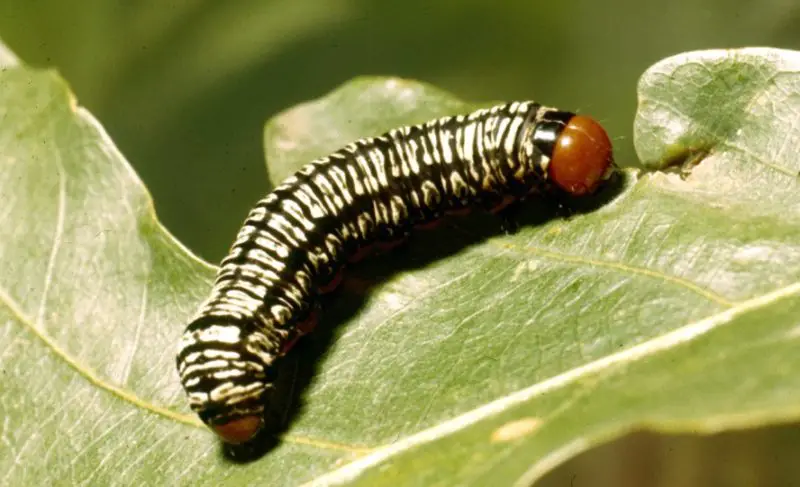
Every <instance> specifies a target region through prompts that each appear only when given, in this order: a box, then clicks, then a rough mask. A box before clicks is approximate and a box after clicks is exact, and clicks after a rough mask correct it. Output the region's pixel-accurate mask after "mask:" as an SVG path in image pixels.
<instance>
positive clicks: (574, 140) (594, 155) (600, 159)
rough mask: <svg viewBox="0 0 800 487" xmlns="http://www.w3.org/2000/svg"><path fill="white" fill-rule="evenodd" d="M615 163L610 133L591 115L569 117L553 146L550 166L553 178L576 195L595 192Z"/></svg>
mask: <svg viewBox="0 0 800 487" xmlns="http://www.w3.org/2000/svg"><path fill="white" fill-rule="evenodd" d="M613 164H614V156H613V154H612V150H611V140H610V139H609V138H608V134H606V131H605V130H604V129H603V127H601V126H600V124H599V123H597V122H595V121H594V120H592V119H591V118H589V117H585V116H583V115H575V116H574V117H572V118H570V119H569V122H567V125H566V126H565V127H564V129H563V130H562V131H561V134H559V136H558V138H557V139H556V142H555V145H554V146H553V156H552V159H551V160H550V165H549V166H548V168H547V171H548V173H549V174H548V175H549V177H550V180H551V181H553V182H554V183H555V184H556V185H558V186H559V187H560V188H561V189H563V190H564V191H566V192H567V193H570V194H572V195H575V196H580V195H584V194H589V193H592V192H594V191H595V190H596V189H597V187H598V186H599V185H600V183H601V181H603V180H604V179H607V178H608V176H610V173H611V169H612V167H613Z"/></svg>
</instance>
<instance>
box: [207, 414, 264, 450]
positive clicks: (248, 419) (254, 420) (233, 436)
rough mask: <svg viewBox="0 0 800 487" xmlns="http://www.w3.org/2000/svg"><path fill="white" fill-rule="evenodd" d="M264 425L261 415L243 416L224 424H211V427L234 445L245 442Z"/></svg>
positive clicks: (225, 440)
mask: <svg viewBox="0 0 800 487" xmlns="http://www.w3.org/2000/svg"><path fill="white" fill-rule="evenodd" d="M261 426H262V421H261V417H259V416H242V417H240V418H236V419H234V420H231V421H228V422H227V423H222V424H213V423H212V424H211V429H212V430H213V431H214V433H216V434H217V436H219V437H220V438H222V441H224V442H225V443H230V444H232V445H238V444H241V443H245V442H247V441H249V440H251V439H253V437H254V436H255V435H256V433H258V432H259V430H260V429H261Z"/></svg>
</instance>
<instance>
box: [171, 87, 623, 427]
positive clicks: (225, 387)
mask: <svg viewBox="0 0 800 487" xmlns="http://www.w3.org/2000/svg"><path fill="white" fill-rule="evenodd" d="M573 117H574V115H573V114H572V113H569V112H563V111H559V110H556V109H553V108H547V107H543V106H541V105H539V104H537V103H535V102H532V101H526V102H514V103H509V104H504V105H498V106H495V107H492V108H488V109H483V110H477V111H475V112H473V113H470V114H468V115H459V116H453V117H445V118H440V119H436V120H432V121H430V122H428V123H425V124H421V125H414V126H408V127H402V128H398V129H395V130H391V131H389V132H388V133H386V134H384V135H381V136H378V137H372V138H365V139H362V140H358V141H356V142H353V143H351V144H349V145H347V146H346V147H344V148H342V149H341V150H339V151H337V152H335V153H333V154H331V155H329V156H327V157H322V158H320V159H317V160H315V161H313V162H311V163H310V164H308V165H306V166H305V167H303V168H302V169H301V170H300V171H298V172H297V173H296V174H295V175H293V176H291V177H289V178H288V179H287V180H286V181H284V182H283V184H281V185H280V186H278V187H277V188H275V190H274V191H273V192H272V193H270V194H269V195H267V196H266V197H265V198H264V199H263V200H261V201H259V202H258V203H257V204H256V206H255V207H254V208H253V209H252V211H251V212H250V214H249V215H248V217H247V219H246V220H245V222H244V225H243V227H242V229H241V231H240V232H239V234H238V236H237V238H236V241H235V242H234V244H233V246H232V248H231V251H230V254H229V255H228V256H227V257H226V258H225V259H224V260H223V261H222V263H221V266H220V269H219V274H218V277H217V280H216V283H215V284H214V288H213V290H212V291H211V295H210V297H209V298H208V300H207V301H206V302H205V303H204V304H203V305H202V306H201V307H200V310H199V311H198V313H197V315H196V316H195V317H194V318H193V319H192V321H191V323H190V324H189V326H188V327H187V329H186V332H185V333H184V335H183V338H182V340H181V342H180V349H179V351H178V356H177V365H178V371H179V374H180V379H181V382H182V383H183V386H184V388H185V389H186V391H187V393H188V396H189V402H190V405H191V407H192V409H194V410H195V411H196V412H198V413H199V415H200V417H201V418H202V419H203V420H204V421H205V422H207V423H209V424H211V425H221V424H226V423H228V422H230V421H233V420H235V419H237V418H242V417H253V416H260V415H261V414H262V413H263V411H264V406H265V405H264V396H265V393H266V392H267V391H268V390H269V389H270V387H271V382H272V380H273V377H272V375H273V373H274V372H273V367H272V365H273V362H274V361H275V360H276V359H277V358H278V357H279V356H280V355H281V354H282V353H283V352H284V351H285V350H286V347H287V344H289V343H292V341H293V340H294V339H296V338H297V336H298V334H300V333H301V332H302V330H299V329H298V325H299V324H300V323H303V322H304V321H306V320H308V319H309V318H310V315H311V313H312V311H313V308H314V306H315V297H316V296H317V295H318V294H319V293H320V291H321V290H322V289H323V288H324V287H325V286H326V285H327V284H328V283H329V282H330V281H331V280H333V279H335V277H336V276H337V274H338V272H339V271H340V269H341V267H342V266H343V265H344V263H345V262H346V261H347V259H348V258H349V257H351V256H353V255H354V254H355V253H357V252H358V251H359V250H361V249H364V248H366V247H368V246H371V245H372V244H375V243H380V242H385V243H392V242H395V241H397V240H398V239H402V238H404V237H405V236H406V235H407V234H408V233H409V232H410V231H411V229H412V228H413V227H414V226H415V225H420V224H425V223H429V222H431V221H433V220H436V219H438V218H439V217H441V216H442V215H443V214H445V213H448V212H458V211H461V210H465V209H470V208H483V209H487V210H493V209H499V208H502V207H504V206H505V205H507V204H508V203H509V202H512V201H519V200H521V199H523V198H524V197H526V196H527V195H529V194H531V193H547V192H552V191H562V192H563V191H564V190H563V188H559V187H558V186H559V185H558V184H553V181H551V178H550V176H549V174H550V172H549V171H548V167H549V165H550V164H551V159H552V158H553V153H554V144H556V143H557V141H558V139H559V137H560V136H561V134H562V132H563V131H564V128H565V127H566V126H567V125H568V124H569V122H570V120H572V119H573ZM601 130H602V129H601ZM603 135H604V132H603ZM601 142H602V141H601ZM565 150H568V149H565ZM609 154H610V153H609ZM609 158H610V155H609ZM603 172H604V174H603V177H604V178H605V177H606V176H607V172H608V169H607V168H603ZM567 192H569V189H567ZM266 426H268V427H272V426H274V425H266ZM224 436H225V435H223V437H224Z"/></svg>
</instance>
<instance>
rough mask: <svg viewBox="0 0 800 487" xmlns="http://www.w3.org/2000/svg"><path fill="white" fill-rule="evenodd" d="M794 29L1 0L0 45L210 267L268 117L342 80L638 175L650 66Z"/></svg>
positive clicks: (427, 4) (689, 21) (761, 7)
mask: <svg viewBox="0 0 800 487" xmlns="http://www.w3.org/2000/svg"><path fill="white" fill-rule="evenodd" d="M799 20H800V4H798V3H797V2H793V1H791V0H761V1H759V2H753V1H745V0H692V1H689V0H676V1H672V2H641V1H634V0H615V1H606V2H598V1H596V0H594V1H593V0H576V1H571V2H560V1H548V2H535V1H521V0H519V1H510V0H507V1H498V2H494V3H490V2H486V1H483V0H481V1H479V0H406V1H403V2H393V1H390V0H382V1H378V0H228V1H225V2H220V1H209V0H182V1H181V0H174V1H173V0H140V1H131V0H125V1H123V0H83V1H69V0H1V1H0V38H2V39H3V40H4V41H5V42H6V43H7V44H8V45H9V46H10V48H11V49H12V50H13V51H15V52H16V53H17V54H18V55H19V56H20V57H21V58H22V59H23V60H24V61H25V62H27V63H28V64H33V65H36V66H52V67H56V68H57V69H58V70H59V71H60V72H61V73H62V74H63V76H64V77H65V78H66V79H67V80H68V81H69V83H70V84H71V85H72V88H73V90H74V91H75V93H76V94H77V96H78V99H79V102H80V103H81V104H82V105H84V106H86V107H87V108H89V110H91V111H92V112H93V113H94V114H95V115H96V116H97V117H98V118H99V119H100V121H101V122H102V123H103V124H104V125H105V127H106V128H107V129H108V131H109V132H110V134H111V136H112V137H113V139H114V140H115V142H116V143H117V144H118V146H119V147H120V149H121V150H122V152H123V153H124V154H125V156H126V157H127V158H128V160H129V161H130V162H131V164H132V165H133V166H134V168H135V169H136V171H137V172H138V173H139V174H140V175H141V177H142V178H143V179H144V181H145V183H146V185H147V186H148V187H149V189H150V191H151V193H152V195H153V198H154V200H155V205H156V209H157V211H158V214H159V216H160V218H161V220H162V221H163V222H164V224H165V225H166V226H167V227H168V228H169V229H170V230H171V231H172V232H173V233H174V234H175V235H176V236H177V237H178V238H179V239H180V240H182V241H183V242H184V243H185V244H187V245H188V246H189V247H190V248H191V249H193V250H194V251H195V252H197V253H198V254H200V255H201V256H202V257H204V258H206V259H208V260H210V261H212V262H216V261H217V260H218V259H219V258H221V257H222V255H223V254H224V252H225V251H226V250H227V247H228V245H229V244H230V242H231V241H232V240H233V237H234V235H235V232H236V231H237V229H238V227H239V225H240V223H241V221H242V219H243V218H244V217H245V215H246V213H247V210H248V209H249V207H250V206H251V205H252V204H253V203H254V202H255V201H256V200H257V199H258V198H260V197H261V196H262V195H263V194H264V193H265V192H266V191H267V190H268V189H269V185H268V182H267V178H266V170H265V165H264V157H263V149H262V128H263V125H264V123H265V121H266V120H267V119H268V118H269V117H270V116H272V115H274V114H276V113H277V112H279V111H281V110H283V109H286V108H289V107H291V106H292V105H294V104H296V103H298V102H301V101H304V100H307V99H310V98H315V97H318V96H320V95H323V94H324V93H326V92H327V91H329V90H331V89H333V88H334V87H336V86H337V85H338V84H340V83H342V82H344V81H346V80H348V79H350V78H352V77H354V76H357V75H364V74H374V75H398V76H403V77H409V78H416V79H421V80H425V81H428V82H431V83H433V84H435V85H438V86H440V87H442V88H445V89H447V90H450V91H452V92H453V93H455V94H457V95H459V96H460V97H462V98H465V99H469V100H473V101H494V100H508V99H520V98H535V99H537V100H540V101H543V102H545V103H547V104H551V105H556V106H560V107H563V108H567V109H575V110H580V111H583V112H587V113H590V114H592V115H593V116H595V117H596V118H598V119H600V120H601V121H602V122H603V123H604V124H605V125H606V127H607V129H608V130H609V132H610V133H611V135H612V136H613V138H614V139H615V143H616V146H617V153H618V160H619V162H620V163H622V164H624V165H635V164H636V158H635V155H634V152H633V148H632V140H631V137H630V134H631V126H632V122H633V116H634V112H635V109H636V91H635V90H636V83H637V80H638V77H639V75H640V74H641V73H642V72H643V71H644V70H645V69H646V68H647V67H648V66H649V65H651V64H652V63H654V62H656V61H658V60H659V59H661V58H663V57H666V56H669V55H672V54H676V53H679V52H682V51H687V50H694V49H707V48H719V47H742V46H754V45H769V46H775V47H784V48H797V47H800V28H799V27H798V25H800V24H798V21H799ZM364 109H365V110H369V107H368V106H365V107H364Z"/></svg>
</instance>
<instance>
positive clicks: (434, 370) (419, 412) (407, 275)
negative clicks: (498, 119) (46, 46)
mask: <svg viewBox="0 0 800 487" xmlns="http://www.w3.org/2000/svg"><path fill="white" fill-rule="evenodd" d="M716 55H717V56H719V57H724V56H726V55H727V54H726V53H717V54H716ZM696 56H697V57H696V58H691V60H687V64H697V63H698V61H697V60H696V59H703V60H704V61H703V62H704V63H705V64H707V65H709V66H713V65H714V62H713V59H718V58H713V56H711V57H710V58H704V57H703V56H708V55H704V54H700V55H696ZM783 56H787V57H791V56H794V55H793V54H791V55H790V54H788V53H784V54H783ZM708 59H711V60H710V61H709V60H708ZM654 69H659V67H658V66H657V67H656V68H654ZM660 69H662V72H663V67H662V68H660ZM675 71H676V70H673V72H672V74H665V75H664V76H663V78H662V79H665V80H669V82H670V83H671V84H673V85H674V86H676V87H680V86H681V83H680V82H679V81H680V75H679V73H678V74H676V73H675ZM786 76H790V74H788V71H787V74H786ZM0 86H2V87H3V89H2V90H0V120H2V121H3V123H2V125H0V164H2V165H3V171H2V172H1V173H0V174H2V176H1V177H0V191H2V194H3V195H4V202H5V203H6V204H5V206H4V209H3V210H2V211H0V232H2V234H0V313H2V317H3V319H2V321H0V336H2V337H3V339H2V343H3V346H2V347H0V373H1V374H2V378H3V379H2V389H0V411H2V413H3V414H2V418H3V422H2V423H0V424H1V425H2V426H0V441H2V444H3V451H4V452H8V453H7V454H5V455H0V472H2V474H0V475H2V476H4V477H2V479H3V480H2V482H0V483H8V484H10V485H44V484H58V483H64V484H70V485H74V484H86V485H108V484H114V483H121V484H130V485H136V484H167V485H243V484H269V485H297V484H299V483H302V482H313V481H316V482H317V483H318V484H319V485H325V484H327V483H346V484H353V485H382V484H383V485H402V484H410V483H416V484H425V485H427V484H432V483H437V482H438V483H441V484H447V485H452V484H470V485H489V484H490V483H491V484H493V485H497V484H512V483H514V482H517V481H519V482H520V483H525V482H527V481H528V480H532V479H534V478H536V477H538V476H540V475H541V474H542V473H544V472H545V471H547V470H549V469H550V468H552V467H553V466H554V465H556V464H558V463H560V462H561V461H563V460H565V459H566V458H568V457H569V456H570V455H573V454H575V453H577V452H579V451H582V450H585V449H587V448H589V447H591V446H592V445H595V444H598V443H600V442H602V441H605V440H607V439H610V438H613V437H616V436H619V435H621V434H623V433H625V432H627V431H629V430H631V429H632V428H635V427H637V426H648V427H651V428H654V429H659V430H669V431H687V430H691V431H717V430H719V429H724V428H731V427H753V426H758V425H762V424H766V423H768V422H774V421H781V420H786V419H796V418H797V416H798V414H797V413H798V411H797V406H796V405H797V404H798V403H799V401H798V395H799V394H800V393H798V391H800V387H798V385H800V384H798V383H797V382H800V378H797V374H793V373H792V371H793V370H795V369H796V368H797V367H798V365H800V364H798V363H797V361H798V359H797V356H798V354H797V353H796V350H795V349H796V347H795V346H794V345H795V340H796V337H797V336H798V333H797V332H796V321H797V320H796V318H795V316H797V311H798V310H797V308H798V307H800V299H798V293H800V284H798V282H797V281H798V279H797V276H798V275H800V272H798V271H800V259H797V258H796V254H797V246H796V244H795V242H798V241H800V239H798V236H800V235H798V233H800V232H798V231H797V230H796V228H797V225H796V224H794V221H793V220H794V218H796V217H795V216H793V214H792V212H787V211H786V208H785V207H783V208H782V209H781V207H780V205H779V203H780V202H784V203H786V202H793V200H792V196H793V195H792V193H793V191H792V189H793V186H792V182H793V180H791V181H790V176H788V175H787V174H786V173H784V172H777V173H774V172H773V171H774V169H773V168H772V167H771V166H769V165H764V164H754V163H753V162H754V161H750V164H746V162H747V161H746V160H745V159H746V158H745V157H743V156H742V154H751V153H753V151H758V150H762V149H764V150H766V149H770V150H773V151H778V150H779V144H778V142H782V141H786V140H787V139H788V138H789V137H792V136H793V134H792V131H791V124H789V123H784V124H774V125H770V126H771V127H778V128H780V127H783V128H782V129H780V130H774V131H771V132H767V131H764V133H763V137H766V138H771V140H772V144H769V143H768V142H769V141H768V140H765V139H759V140H760V141H761V145H758V146H756V147H755V148H753V149H748V147H744V148H745V149H747V150H745V151H742V152H740V153H738V156H737V154H727V155H726V154H722V155H720V156H717V154H715V153H714V151H713V150H707V152H708V153H710V154H712V155H711V156H710V157H707V158H704V159H702V160H699V165H697V166H695V167H694V168H693V170H692V171H691V172H690V173H689V174H688V177H687V178H686V179H681V178H680V176H678V175H675V174H668V173H652V174H640V173H636V172H633V171H629V172H627V173H626V177H625V178H624V179H625V182H624V184H623V185H622V186H621V187H620V188H615V190H616V192H613V191H612V192H610V193H609V194H607V195H605V196H604V198H606V199H608V200H609V201H608V202H607V203H605V204H603V205H601V206H600V207H599V208H598V209H596V210H595V211H592V212H586V213H579V214H577V215H575V216H573V217H571V218H569V219H566V220H564V219H548V220H546V221H544V222H543V223H540V224H536V225H534V224H530V225H527V226H525V227H523V229H522V230H521V231H520V232H519V233H518V234H516V235H514V236H512V237H508V236H504V235H501V234H499V233H498V232H496V231H489V232H487V231H486V228H487V227H494V226H495V225H494V223H493V222H492V221H490V220H488V219H482V218H481V217H477V220H478V223H475V224H473V220H471V219H470V220H463V221H461V220H456V221H455V222H454V223H452V224H449V225H447V226H446V227H445V228H442V229H440V230H436V231H433V232H432V233H425V234H421V235H420V236H419V238H415V241H414V242H413V244H412V246H411V248H410V249H409V251H408V252H401V253H395V254H390V255H389V256H386V257H382V258H376V259H373V260H371V261H368V262H366V263H364V264H363V265H361V266H358V267H355V268H354V269H352V273H351V274H350V275H351V276H353V277H354V278H352V279H350V280H348V281H346V283H345V286H344V287H343V289H342V291H341V293H339V295H338V296H337V297H336V299H332V300H329V302H327V303H326V304H327V306H326V313H325V315H324V319H323V322H322V323H321V325H320V327H321V330H320V333H318V334H316V335H312V336H311V337H309V339H307V340H306V342H307V343H306V344H305V346H301V347H300V348H298V349H296V350H297V353H294V354H293V355H294V358H295V359H297V360H298V361H299V362H300V365H299V366H297V370H298V372H297V374H298V378H297V381H298V386H300V389H301V390H302V408H301V409H300V410H299V411H297V412H296V413H295V414H294V418H293V422H292V426H291V429H290V431H289V433H288V436H287V437H286V438H285V440H284V442H283V443H281V444H280V445H279V446H278V447H277V448H276V449H275V450H273V451H272V452H270V453H269V454H267V455H266V456H264V457H262V458H260V459H258V460H256V461H253V462H250V463H247V464H236V463H233V462H230V461H228V460H226V459H225V457H224V456H223V455H222V453H221V451H220V448H219V446H218V444H217V440H216V439H215V438H214V437H213V436H212V435H211V434H210V433H209V432H207V431H206V430H205V429H204V428H202V427H200V425H199V424H198V421H197V420H196V419H195V417H194V416H193V415H191V413H190V412H189V411H188V408H187V407H186V403H185V399H184V397H183V393H182V391H181V390H180V387H179V385H178V381H177V377H176V373H175V370H174V351H175V347H176V344H177V341H178V338H179V336H180V334H181V333H182V331H183V327H184V325H185V320H186V318H187V317H188V316H189V315H190V314H191V312H192V311H193V310H194V308H195V307H196V306H197V305H198V304H199V302H200V301H201V300H202V299H203V298H204V297H205V295H206V293H207V292H208V290H209V288H210V283H211V279H212V278H213V274H214V271H213V269H212V268H210V267H209V266H208V265H206V264H204V263H202V262H200V261H199V260H197V259H196V258H194V257H193V256H192V255H191V254H189V252H188V251H186V250H185V249H184V248H182V247H181V246H180V244H179V243H177V242H176V241H175V240H174V239H173V238H172V237H171V236H170V235H169V234H168V233H167V232H166V231H165V230H164V229H163V227H161V226H160V224H159V223H158V221H157V220H156V218H155V215H154V212H153V207H152V202H151V201H150V198H149V196H148V194H147V192H146V191H145V189H144V188H143V186H142V184H141V182H140V181H139V180H138V178H137V177H136V175H135V174H134V173H133V172H132V171H131V170H130V168H129V166H128V165H127V163H126V162H125V160H124V159H123V158H122V156H121V155H120V154H119V153H118V152H117V151H116V149H115V148H114V146H113V144H112V143H111V141H110V140H109V139H108V137H107V136H106V134H105V133H104V132H103V130H102V128H101V127H100V126H99V124H98V123H97V122H96V121H95V120H94V119H93V118H92V117H91V116H90V115H89V114H88V113H87V112H86V111H85V110H83V109H81V108H80V107H78V106H76V103H75V101H74V100H73V99H72V97H71V95H70V94H69V91H68V89H67V87H66V86H65V85H64V83H63V81H62V80H61V79H60V78H59V77H58V76H56V75H55V74H53V73H51V72H40V71H35V70H31V69H28V68H25V67H10V68H6V69H5V70H3V71H0ZM647 89H652V90H656V91H659V90H660V91H662V92H663V91H665V87H664V86H663V84H662V86H661V87H660V88H659V87H658V86H656V85H654V84H651V85H650V86H648V88H647ZM686 91H687V90H686V89H685V86H684V87H683V88H679V89H678V92H677V93H676V94H674V97H676V98H680V97H682V96H683V94H682V92H686ZM687 94H688V93H687ZM716 96H717V97H718V98H719V99H720V100H724V99H726V98H727V96H726V94H725V93H724V92H723V93H717V94H716ZM715 105H719V102H718V103H716V104H715V103H711V104H709V105H708V110H709V111H710V110H713V109H714V108H715ZM473 106H474V105H468V104H466V103H463V102H461V101H459V100H456V99H455V98H453V97H451V96H449V95H447V94H445V93H442V92H441V91H439V90H435V89H433V88H431V87H428V86H425V85H419V84H417V83H413V82H410V81H405V80H397V79H359V80H356V81H354V82H351V83H348V84H346V85H344V86H343V87H341V88H339V89H338V90H336V91H334V92H332V93H331V94H330V95H328V96H326V97H324V98H322V99H320V100H318V101H316V102H313V103H311V104H308V105H304V106H301V107H299V108H298V109H296V110H291V111H288V112H286V113H285V114H283V115H281V116H280V117H278V118H277V119H275V120H273V121H272V122H270V123H269V124H268V126H267V132H266V151H267V154H268V162H269V164H270V170H271V173H272V175H273V177H276V176H278V175H280V174H286V172H287V171H289V170H291V168H292V167H294V168H296V167H298V166H299V165H301V164H303V163H306V162H308V160H309V159H310V158H312V157H314V156H318V155H321V154H324V153H326V152H327V151H330V150H332V149H334V148H336V147H338V146H340V145H343V144H344V143H346V142H349V141H350V140H352V139H353V138H356V137H359V136H362V135H371V134H375V133H379V132H381V131H383V130H385V129H387V128H389V127H392V126H395V125H398V124H403V123H412V122H417V121H421V120H425V119H427V118H430V117H433V116H438V115H445V114H448V113H454V112H456V111H461V110H465V109H471V107H473ZM775 110H776V113H789V112H790V111H791V110H790V108H789V107H784V106H780V107H776V108H775ZM709 113H710V112H709ZM693 116H694V117H695V118H698V117H699V115H693ZM640 117H647V113H646V112H642V113H640ZM708 117H711V115H708ZM766 118H769V117H766ZM784 122H786V120H784ZM765 123H766V122H765ZM639 127H641V125H639ZM734 133H735V131H734ZM664 143H665V142H664V141H661V140H657V139H651V142H649V144H650V147H651V149H652V150H653V151H655V149H654V148H653V147H654V146H658V145H661V144H664ZM717 146H718V145H713V146H711V147H712V149H713V147H717ZM704 149H708V146H707V147H704ZM640 150H641V149H640ZM759 156H760V157H762V158H764V159H770V158H773V157H775V152H765V153H763V154H759ZM717 157H723V159H722V160H717V159H715V158H717ZM724 157H727V159H725V158H724ZM726 161H727V162H726ZM620 162H624V161H620ZM715 164H716V168H715V171H712V172H710V173H707V174H706V175H703V174H704V173H703V170H704V169H705V168H706V166H707V165H715ZM781 164H784V165H785V167H786V168H790V169H794V171H795V172H796V171H797V170H798V169H800V167H798V166H800V161H797V160H792V159H791V158H790V157H789V155H788V154H787V155H786V157H785V158H784V159H781ZM726 167H728V168H729V170H728V171H727V172H726V171H725V170H724V169H725V168H726ZM731 167H732V168H734V169H736V168H738V169H736V170H734V169H730V168H731ZM737 175H738V177H737ZM701 176H702V177H701ZM705 178H712V179H714V178H721V181H722V182H724V183H726V184H727V186H726V185H722V184H720V185H714V184H713V181H708V180H707V179H705ZM698 179H701V180H702V181H699V180H698ZM734 183H735V185H736V190H738V191H740V192H744V190H745V188H748V189H749V191H750V192H752V193H753V194H754V197H755V195H756V194H758V195H760V196H761V198H762V199H764V200H765V201H767V200H768V201H770V202H772V204H765V205H763V206H757V205H753V204H752V202H751V201H752V198H751V199H750V200H745V201H742V202H740V203H739V204H737V201H738V200H736V199H735V198H731V197H728V196H727V195H728V190H729V189H730V188H729V186H731V185H734ZM778 183H780V184H778ZM698 187H702V188H703V189H702V191H701V190H697V188H698ZM794 193H796V191H794ZM601 201H602V198H601ZM532 211H536V212H539V210H536V209H535V205H532ZM779 211H780V212H779ZM309 374H311V375H310V379H309V377H308V376H309ZM305 382H310V383H309V384H308V385H307V387H306V386H304V383H305Z"/></svg>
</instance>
